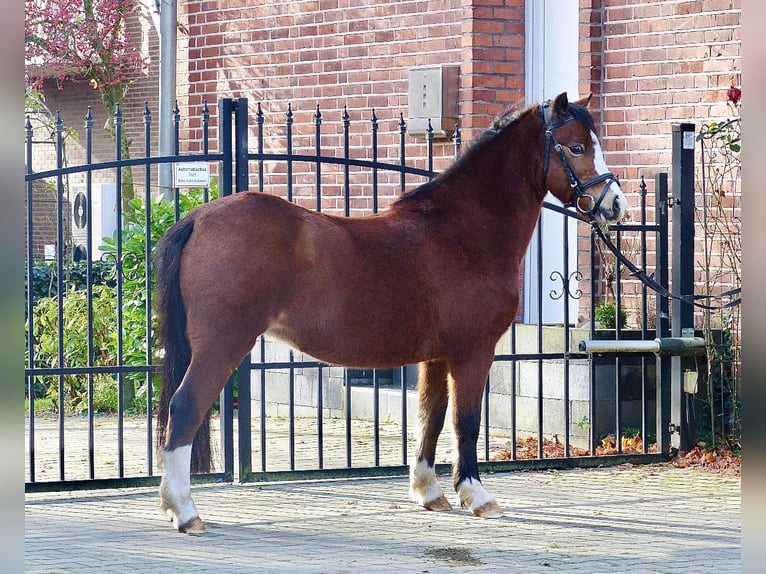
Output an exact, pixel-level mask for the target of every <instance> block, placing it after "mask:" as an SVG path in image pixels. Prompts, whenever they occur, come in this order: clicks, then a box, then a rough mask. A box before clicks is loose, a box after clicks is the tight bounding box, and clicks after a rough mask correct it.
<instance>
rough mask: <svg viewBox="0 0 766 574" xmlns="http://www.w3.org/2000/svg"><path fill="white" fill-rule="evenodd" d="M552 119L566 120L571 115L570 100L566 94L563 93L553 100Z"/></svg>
mask: <svg viewBox="0 0 766 574" xmlns="http://www.w3.org/2000/svg"><path fill="white" fill-rule="evenodd" d="M551 111H552V112H553V113H552V114H551V117H553V118H555V119H560V118H565V117H566V116H568V115H569V99H568V98H567V93H566V92H561V93H560V94H559V95H558V96H556V97H555V98H553V104H552V105H551Z"/></svg>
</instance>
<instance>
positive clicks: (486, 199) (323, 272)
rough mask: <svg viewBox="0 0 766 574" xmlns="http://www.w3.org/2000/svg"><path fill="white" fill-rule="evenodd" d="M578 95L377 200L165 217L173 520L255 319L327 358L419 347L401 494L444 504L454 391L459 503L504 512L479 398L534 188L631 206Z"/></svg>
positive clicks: (576, 200)
mask: <svg viewBox="0 0 766 574" xmlns="http://www.w3.org/2000/svg"><path fill="white" fill-rule="evenodd" d="M589 100H590V96H588V98H584V99H583V100H581V101H579V102H577V103H569V102H568V100H567V96H566V94H565V93H563V94H560V95H559V96H557V97H556V98H555V99H554V100H553V101H552V102H545V103H544V104H540V105H535V106H532V107H530V108H527V109H525V110H523V111H521V112H518V113H515V114H510V113H507V114H505V115H503V116H501V117H500V118H499V119H497V120H496V121H495V122H494V124H493V125H492V127H491V128H489V129H488V130H487V131H486V132H485V133H484V134H483V135H482V136H481V138H480V139H479V140H478V141H477V142H476V143H475V144H474V145H472V146H471V147H470V148H469V149H468V150H467V151H466V152H465V153H464V154H463V155H462V157H460V159H458V160H457V161H456V162H455V163H454V164H453V165H452V166H451V167H450V168H449V169H447V170H446V171H445V172H444V173H442V174H441V175H439V176H438V177H436V178H435V179H433V180H432V181H430V182H428V183H426V184H424V185H421V186H420V187H418V188H416V189H415V190H413V191H411V192H409V193H407V194H405V195H403V196H402V197H401V198H399V199H398V200H397V201H396V202H394V203H393V205H392V206H391V207H390V209H389V210H387V211H385V212H383V213H380V214H377V215H373V216H370V217H363V218H342V217H333V216H330V215H325V214H320V213H315V212H312V211H309V210H306V209H303V208H301V207H298V206H296V205H293V204H291V203H288V202H287V201H284V200H283V199H280V198H278V197H275V196H271V195H266V194H259V193H239V194H234V195H231V196H228V197H224V198H222V199H219V200H217V201H214V202H211V203H209V204H206V205H204V206H202V207H199V208H197V209H195V210H193V211H192V212H191V213H189V214H188V216H187V217H185V218H184V219H182V220H181V221H179V222H178V223H176V224H175V225H174V226H173V227H172V228H171V229H170V230H169V231H168V232H167V234H166V235H165V236H164V237H163V238H162V240H161V241H160V242H159V243H158V245H157V251H156V268H157V287H158V306H159V307H158V309H159V312H160V321H161V332H160V335H161V340H162V346H163V347H164V350H165V359H164V365H163V371H164V385H163V388H162V394H161V398H160V407H159V413H158V427H159V433H158V434H159V440H160V445H161V449H160V458H161V461H162V463H163V469H164V473H163V478H162V484H161V486H160V498H161V508H162V509H163V510H165V511H166V513H167V514H168V515H169V516H170V518H171V519H172V521H173V524H174V526H175V527H176V528H177V529H178V530H179V531H181V532H193V531H201V530H204V528H205V527H204V524H203V522H202V520H201V519H200V518H199V514H198V512H197V509H196V507H195V506H194V503H193V502H192V499H191V495H190V470H192V471H195V472H205V471H207V470H209V468H210V450H209V444H208V436H207V426H206V424H203V423H206V420H207V415H208V414H209V410H210V407H211V405H212V403H213V401H214V400H215V398H216V397H217V396H218V395H219V393H220V392H221V389H222V388H223V387H224V385H225V383H226V381H227V379H228V377H229V376H230V374H231V373H232V371H233V369H234V368H235V367H236V366H237V365H238V364H239V363H240V361H241V359H242V358H243V357H244V356H245V354H246V353H248V352H249V351H250V350H251V348H252V347H253V345H254V343H255V341H256V338H257V337H258V336H259V335H261V334H263V333H266V334H268V335H271V336H274V337H277V338H279V339H281V340H282V341H285V342H287V343H289V344H290V345H292V346H293V347H294V348H296V349H300V350H301V351H303V352H305V353H308V354H309V355H311V356H313V357H316V358H317V359H319V360H321V361H323V362H326V363H329V364H337V365H344V366H348V367H355V368H391V367H396V366H400V365H403V364H408V363H420V374H419V380H418V387H419V421H420V431H421V432H420V433H419V434H420V436H419V440H418V444H417V448H416V450H415V453H414V457H413V458H412V462H411V467H410V494H411V496H412V498H413V499H414V500H415V501H416V502H418V503H419V504H421V505H422V506H424V507H425V508H427V509H429V510H449V509H451V508H452V507H451V505H450V503H449V502H448V501H447V499H446V498H445V496H444V494H443V492H442V490H441V488H440V487H439V485H438V484H437V482H436V475H435V472H434V457H435V449H436V441H437V438H438V437H439V434H440V432H441V430H442V426H443V424H444V417H445V413H446V410H447V401H448V398H451V399H452V405H453V408H452V424H453V425H454V430H455V437H456V443H457V444H456V451H457V452H456V459H455V460H454V464H453V478H454V487H455V490H456V491H457V494H458V498H459V501H460V504H461V506H462V507H463V508H467V509H469V510H470V511H471V512H472V513H473V514H475V515H477V516H482V517H495V516H499V515H501V514H502V511H501V509H500V507H499V506H498V504H497V503H496V502H495V499H494V497H492V496H491V495H490V494H489V493H488V492H487V491H486V490H485V489H484V487H483V486H482V484H481V481H480V480H479V471H478V464H477V458H476V441H477V438H478V434H479V425H480V419H481V402H482V396H483V391H484V386H485V382H486V380H487V375H488V372H489V369H490V366H491V364H492V361H493V357H494V352H495V344H496V342H497V341H498V339H499V338H500V336H501V335H502V334H503V332H505V331H506V330H507V329H508V327H509V326H510V324H511V321H512V320H513V319H514V317H515V315H516V310H517V306H518V302H519V289H518V285H517V277H518V272H519V265H520V264H521V262H522V259H523V257H524V253H525V250H526V248H527V244H528V243H529V241H530V238H531V236H532V233H533V230H534V228H535V224H536V223H537V220H538V217H539V215H540V210H541V208H542V203H543V198H544V197H545V194H546V190H550V191H551V192H552V193H553V194H554V195H555V196H556V197H557V198H558V199H560V200H561V201H562V202H563V203H565V204H573V205H575V206H576V207H577V208H578V210H579V211H580V212H581V213H582V214H584V215H585V216H587V218H589V219H591V220H595V221H598V222H599V223H605V222H615V221H618V220H619V219H620V218H621V217H622V216H623V215H624V213H625V209H626V207H627V201H626V199H625V197H624V196H623V194H622V192H621V190H620V188H619V183H618V182H617V180H616V178H614V177H613V176H612V175H611V174H609V173H608V171H607V169H606V165H605V163H604V159H603V155H602V153H601V149H600V146H599V142H598V139H597V137H596V133H595V128H594V125H593V120H592V118H591V116H590V114H589V113H588V111H587V110H586V109H585V106H586V105H587V103H588V101H589ZM551 152H555V153H551ZM581 181H585V183H581ZM242 262H247V265H245V266H243V265H242ZM317 293H319V294H320V297H317ZM195 435H196V436H195Z"/></svg>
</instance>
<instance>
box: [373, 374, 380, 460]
mask: <svg viewBox="0 0 766 574" xmlns="http://www.w3.org/2000/svg"><path fill="white" fill-rule="evenodd" d="M372 424H373V427H374V428H373V431H372V434H373V443H374V444H373V449H374V452H375V456H374V459H375V466H380V373H379V372H378V369H373V370H372Z"/></svg>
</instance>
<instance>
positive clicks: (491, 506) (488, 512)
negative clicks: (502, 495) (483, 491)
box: [472, 500, 503, 518]
mask: <svg viewBox="0 0 766 574" xmlns="http://www.w3.org/2000/svg"><path fill="white" fill-rule="evenodd" d="M472 512H473V513H474V515H475V516H478V517H479V518H500V517H501V516H502V515H503V509H502V508H500V506H499V505H498V504H497V502H495V501H494V500H493V501H491V502H487V503H486V504H482V505H481V506H480V507H479V508H474V509H473V511H472Z"/></svg>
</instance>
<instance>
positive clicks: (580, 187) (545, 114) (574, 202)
mask: <svg viewBox="0 0 766 574" xmlns="http://www.w3.org/2000/svg"><path fill="white" fill-rule="evenodd" d="M550 107H551V101H550V100H548V101H546V102H544V103H542V104H540V112H539V113H540V116H541V117H542V118H543V122H544V123H545V155H544V156H543V185H545V181H546V179H547V177H548V163H549V161H550V155H551V145H553V149H555V150H556V153H557V154H558V156H559V159H561V163H562V165H563V166H564V171H566V174H567V177H568V178H569V185H570V186H572V189H574V195H573V196H572V199H570V200H569V203H567V204H565V205H571V206H573V207H574V208H575V209H577V211H579V212H580V213H582V214H583V215H586V216H587V217H588V220H589V221H590V222H593V221H595V220H596V213H597V212H598V208H599V207H600V206H601V202H602V201H604V197H605V196H606V192H607V190H608V189H609V186H610V185H611V184H612V183H617V185H619V184H620V181H619V180H618V179H617V176H616V175H614V174H612V173H609V172H607V173H602V174H601V175H597V176H596V177H594V178H592V179H589V180H588V181H586V182H585V183H582V182H580V180H579V178H578V177H577V175H576V174H575V172H574V170H572V166H571V165H569V160H567V156H566V154H565V153H564V147H563V146H562V145H561V144H560V143H559V141H558V140H557V139H556V136H555V135H553V131H554V130H556V129H558V128H560V127H562V126H564V125H566V124H568V123H569V122H572V121H575V119H576V118H575V116H574V115H569V116H566V117H565V118H563V119H560V120H559V121H558V122H557V123H555V124H554V123H552V120H551V116H550ZM600 183H603V184H604V187H603V189H602V190H601V194H600V195H599V196H598V199H595V200H594V199H593V197H592V196H590V195H586V194H585V190H586V189H588V188H590V187H594V186H596V185H598V184H600ZM585 198H587V200H588V201H589V202H590V203H589V207H588V208H585V207H583V206H582V205H581V200H583V199H585Z"/></svg>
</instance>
